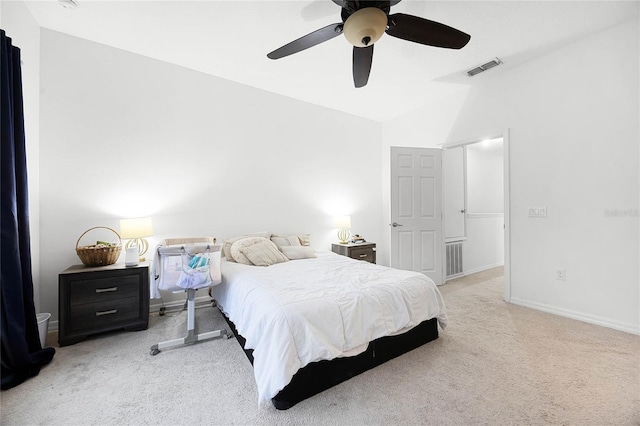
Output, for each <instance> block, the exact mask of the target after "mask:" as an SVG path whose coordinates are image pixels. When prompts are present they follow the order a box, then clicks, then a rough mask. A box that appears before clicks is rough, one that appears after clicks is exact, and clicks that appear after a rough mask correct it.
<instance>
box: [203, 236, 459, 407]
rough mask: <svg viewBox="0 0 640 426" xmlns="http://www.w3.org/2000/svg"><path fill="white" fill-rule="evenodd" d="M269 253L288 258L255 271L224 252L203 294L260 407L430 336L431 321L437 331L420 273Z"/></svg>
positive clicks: (299, 395) (326, 383)
mask: <svg viewBox="0 0 640 426" xmlns="http://www.w3.org/2000/svg"><path fill="white" fill-rule="evenodd" d="M264 244H267V243H264ZM278 248H279V249H280V250H282V251H284V252H285V253H289V256H291V257H293V258H294V260H288V261H280V262H276V263H273V264H269V265H268V266H266V267H265V266H255V265H254V264H252V263H251V262H248V264H246V263H247V262H244V263H237V262H235V261H230V260H228V259H230V258H231V259H233V257H232V256H229V251H228V250H227V251H225V254H226V257H225V258H223V259H222V260H221V270H222V283H221V284H220V285H218V286H215V287H213V289H212V297H213V298H214V299H215V300H216V302H217V304H218V306H219V308H220V310H221V312H222V313H223V314H224V316H225V317H226V319H227V321H228V322H229V325H230V326H231V327H232V328H233V330H234V332H235V333H236V335H237V337H238V341H239V342H240V344H241V346H242V347H243V349H244V350H245V353H246V354H247V357H248V358H249V360H250V361H251V362H252V364H253V368H254V375H255V379H256V384H257V387H258V400H259V403H260V404H263V403H265V402H268V401H271V403H273V405H274V406H275V407H276V408H277V409H288V408H290V407H291V406H293V405H295V404H296V403H298V402H300V401H301V400H303V399H306V398H308V397H310V396H312V395H314V394H316V393H318V392H321V391H323V390H325V389H327V388H329V387H331V386H334V385H335V384H338V383H340V382H342V381H344V380H347V379H348V378H350V377H352V376H354V375H357V374H359V373H361V372H363V371H366V370H368V369H370V368H373V367H375V366H376V365H379V364H381V363H383V362H385V361H387V360H389V359H391V358H394V357H396V356H398V355H400V354H402V353H405V352H407V351H409V350H411V349H414V348H416V347H418V346H420V345H422V344H424V343H426V342H428V341H431V340H433V339H436V338H437V337H438V324H439V325H440V327H441V328H444V327H445V326H446V321H447V317H446V312H445V306H444V302H443V300H442V297H441V295H440V293H439V291H438V289H437V287H436V285H435V284H434V283H433V282H432V281H431V280H430V279H429V278H427V277H426V276H424V275H423V274H420V273H417V272H411V271H402V270H397V269H392V268H388V267H384V266H380V265H375V264H371V263H368V262H363V261H358V260H354V259H350V258H348V257H345V256H340V255H337V254H335V253H332V252H330V251H317V250H313V249H311V248H310V247H308V248H306V252H305V253H306V255H305V256H302V257H301V256H292V255H291V252H290V251H286V250H284V249H283V247H282V246H280V245H279V246H278ZM296 250H298V251H299V250H301V249H298V248H296ZM241 251H242V252H243V253H244V250H241ZM236 254H237V251H236ZM285 258H286V257H285ZM287 259H288V258H287Z"/></svg>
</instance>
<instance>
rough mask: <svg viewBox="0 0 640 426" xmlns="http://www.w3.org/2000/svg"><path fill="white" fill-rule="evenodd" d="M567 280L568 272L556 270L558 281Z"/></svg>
mask: <svg viewBox="0 0 640 426" xmlns="http://www.w3.org/2000/svg"><path fill="white" fill-rule="evenodd" d="M566 279H567V271H566V270H565V269H556V280H560V281H565V280H566Z"/></svg>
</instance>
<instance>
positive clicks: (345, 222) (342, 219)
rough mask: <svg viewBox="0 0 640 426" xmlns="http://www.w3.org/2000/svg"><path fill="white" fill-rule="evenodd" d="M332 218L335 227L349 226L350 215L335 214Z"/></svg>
mask: <svg viewBox="0 0 640 426" xmlns="http://www.w3.org/2000/svg"><path fill="white" fill-rule="evenodd" d="M333 220H334V223H335V226H336V228H351V216H336V217H335V218H334V219H333Z"/></svg>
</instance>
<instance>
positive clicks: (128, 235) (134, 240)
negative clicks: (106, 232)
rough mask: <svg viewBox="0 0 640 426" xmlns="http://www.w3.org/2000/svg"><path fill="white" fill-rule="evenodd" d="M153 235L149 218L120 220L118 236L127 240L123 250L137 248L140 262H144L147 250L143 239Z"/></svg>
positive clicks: (147, 244) (145, 241)
mask: <svg viewBox="0 0 640 426" xmlns="http://www.w3.org/2000/svg"><path fill="white" fill-rule="evenodd" d="M152 235H153V224H152V223H151V218H149V217H141V218H137V219H120V236H121V237H122V238H124V239H128V240H129V241H127V244H125V248H127V249H129V248H131V247H137V248H138V255H139V257H140V262H144V260H145V258H144V254H145V253H146V252H147V250H148V249H149V243H148V242H147V240H145V239H144V237H150V236H152Z"/></svg>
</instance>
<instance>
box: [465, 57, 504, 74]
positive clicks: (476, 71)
mask: <svg viewBox="0 0 640 426" xmlns="http://www.w3.org/2000/svg"><path fill="white" fill-rule="evenodd" d="M501 63H502V61H501V60H500V58H493V59H492V60H490V61H489V62H487V63H486V64H483V65H480V66H479V67H475V68H474V69H472V70H469V71H467V75H468V76H469V77H473V76H474V75H478V74H480V73H481V72H484V71H486V70H490V69H491V68H493V67H497V66H498V65H500V64H501Z"/></svg>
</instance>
